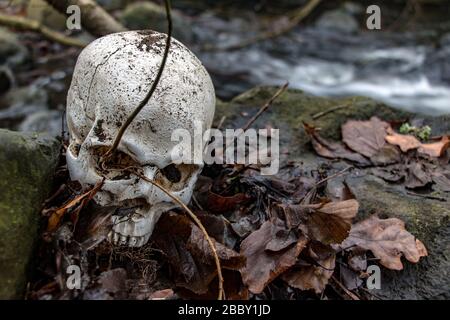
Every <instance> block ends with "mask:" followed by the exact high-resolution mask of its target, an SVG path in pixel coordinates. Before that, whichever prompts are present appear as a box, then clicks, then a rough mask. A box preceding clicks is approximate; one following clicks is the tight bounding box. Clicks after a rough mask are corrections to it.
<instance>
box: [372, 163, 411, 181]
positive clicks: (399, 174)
mask: <svg viewBox="0 0 450 320" xmlns="http://www.w3.org/2000/svg"><path fill="white" fill-rule="evenodd" d="M372 174H374V175H375V176H377V177H380V178H382V179H384V180H386V181H388V182H399V181H400V180H402V179H404V178H405V177H406V175H407V172H406V168H405V166H404V165H403V164H395V165H391V166H386V167H376V168H373V169H372Z"/></svg>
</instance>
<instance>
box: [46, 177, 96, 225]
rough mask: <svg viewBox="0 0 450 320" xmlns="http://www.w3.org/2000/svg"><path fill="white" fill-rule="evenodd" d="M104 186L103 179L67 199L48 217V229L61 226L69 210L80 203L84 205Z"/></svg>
mask: <svg viewBox="0 0 450 320" xmlns="http://www.w3.org/2000/svg"><path fill="white" fill-rule="evenodd" d="M102 186H103V180H102V181H100V182H98V183H97V184H96V185H95V186H94V187H93V188H92V189H90V190H88V191H86V192H85V193H83V194H81V195H79V196H77V197H75V198H74V199H71V200H69V201H67V202H66V203H65V204H64V205H63V206H62V207H61V208H58V209H56V210H55V211H53V212H52V214H51V215H50V217H49V218H48V224H47V231H48V232H52V231H54V230H55V229H56V228H57V227H58V226H59V224H60V222H61V219H62V218H63V217H64V215H65V214H66V213H67V211H68V210H70V209H72V208H75V207H76V206H78V205H81V206H82V207H83V206H84V205H85V204H86V203H87V202H88V201H89V200H91V199H92V198H93V197H94V196H95V194H96V193H97V192H98V191H99V190H100V188H101V187H102Z"/></svg>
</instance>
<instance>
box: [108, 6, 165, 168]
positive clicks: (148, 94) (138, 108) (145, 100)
mask: <svg viewBox="0 0 450 320" xmlns="http://www.w3.org/2000/svg"><path fill="white" fill-rule="evenodd" d="M165 5H166V15H167V24H168V31H167V40H166V47H165V48H164V54H163V58H162V61H161V65H160V67H159V70H158V73H157V75H156V78H155V80H154V81H153V83H152V86H151V88H150V91H149V92H148V93H147V95H146V96H145V98H144V99H143V100H142V101H141V103H140V104H139V105H138V106H137V108H136V109H135V110H134V111H133V113H132V114H131V115H130V116H129V117H128V119H127V120H126V121H125V123H124V124H123V125H122V127H121V128H120V130H119V132H118V134H117V137H116V139H115V140H114V143H113V144H112V146H111V148H110V149H109V150H108V151H107V152H106V153H105V154H104V156H103V160H105V159H107V158H109V157H111V156H112V154H113V153H114V151H116V149H117V147H118V146H119V143H120V140H121V139H122V136H123V135H124V133H125V131H126V130H127V129H128V127H129V125H130V124H131V122H133V120H134V118H136V116H137V115H138V114H139V112H141V110H142V109H143V108H144V107H145V105H146V104H147V103H148V101H149V100H150V98H151V97H152V95H153V93H154V92H155V90H156V87H157V86H158V83H159V80H160V79H161V76H162V73H163V71H164V67H165V66H166V62H167V57H168V56H169V50H170V43H171V40H172V15H171V6H170V0H165ZM103 162H104V161H103Z"/></svg>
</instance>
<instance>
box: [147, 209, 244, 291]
mask: <svg viewBox="0 0 450 320" xmlns="http://www.w3.org/2000/svg"><path fill="white" fill-rule="evenodd" d="M151 239H152V241H153V243H154V245H155V247H156V248H158V249H159V250H161V251H162V252H163V253H164V256H165V257H166V258H167V261H168V263H169V265H170V267H171V271H172V274H173V279H174V281H175V283H176V285H177V286H178V287H182V288H186V289H188V290H190V291H192V292H194V293H196V294H204V293H206V292H207V291H208V290H209V289H208V288H209V284H210V283H211V281H213V279H214V278H215V277H216V275H217V269H216V265H215V263H214V257H213V255H212V252H211V248H210V247H209V245H208V243H207V240H206V239H205V237H204V235H203V233H202V232H201V230H200V229H199V228H198V227H197V226H195V225H194V224H193V223H192V222H191V220H190V219H189V218H188V217H186V216H184V215H179V214H175V213H173V212H167V213H165V214H163V215H162V217H161V218H160V220H159V221H158V224H157V226H156V228H155V232H154V233H153V235H152V238H151ZM211 239H212V241H213V243H214V245H215V247H216V250H217V255H218V256H219V259H220V260H221V265H222V267H223V268H227V269H230V270H236V271H237V270H239V269H241V268H242V267H243V266H244V265H245V258H244V257H242V256H241V255H239V254H238V253H237V252H235V251H233V250H231V249H229V248H227V247H225V246H224V245H222V244H220V243H218V242H217V241H215V240H214V239H213V238H211Z"/></svg>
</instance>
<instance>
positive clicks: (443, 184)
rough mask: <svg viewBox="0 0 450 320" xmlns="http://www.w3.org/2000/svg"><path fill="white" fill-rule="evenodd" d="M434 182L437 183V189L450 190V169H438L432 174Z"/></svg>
mask: <svg viewBox="0 0 450 320" xmlns="http://www.w3.org/2000/svg"><path fill="white" fill-rule="evenodd" d="M432 178H433V182H434V183H435V184H436V187H437V189H439V190H441V191H444V192H450V171H447V172H445V171H442V170H438V171H435V172H433V174H432Z"/></svg>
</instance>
